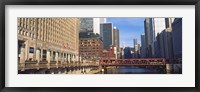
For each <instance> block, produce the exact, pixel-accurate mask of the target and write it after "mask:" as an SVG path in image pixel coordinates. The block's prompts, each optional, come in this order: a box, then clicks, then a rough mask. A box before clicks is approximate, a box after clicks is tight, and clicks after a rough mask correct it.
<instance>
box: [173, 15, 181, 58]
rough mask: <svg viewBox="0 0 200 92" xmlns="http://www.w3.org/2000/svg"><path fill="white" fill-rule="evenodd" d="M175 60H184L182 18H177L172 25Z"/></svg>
mask: <svg viewBox="0 0 200 92" xmlns="http://www.w3.org/2000/svg"><path fill="white" fill-rule="evenodd" d="M172 38H173V39H172V40H173V50H174V58H182V18H176V19H175V20H174V22H173V24H172Z"/></svg>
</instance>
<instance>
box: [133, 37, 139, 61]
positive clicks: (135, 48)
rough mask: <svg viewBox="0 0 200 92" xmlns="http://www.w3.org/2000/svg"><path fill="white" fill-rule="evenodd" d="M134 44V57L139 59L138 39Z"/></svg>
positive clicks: (134, 40)
mask: <svg viewBox="0 0 200 92" xmlns="http://www.w3.org/2000/svg"><path fill="white" fill-rule="evenodd" d="M133 43H134V50H133V53H134V54H133V57H134V58H138V44H137V39H136V38H135V39H133Z"/></svg>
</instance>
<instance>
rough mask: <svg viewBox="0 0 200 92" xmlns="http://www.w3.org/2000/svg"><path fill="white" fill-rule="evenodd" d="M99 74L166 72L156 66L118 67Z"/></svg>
mask: <svg viewBox="0 0 200 92" xmlns="http://www.w3.org/2000/svg"><path fill="white" fill-rule="evenodd" d="M97 74H165V72H164V71H159V70H158V69H154V68H142V67H117V68H107V69H106V70H105V71H104V72H99V73H97Z"/></svg>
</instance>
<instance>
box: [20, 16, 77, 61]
mask: <svg viewBox="0 0 200 92" xmlns="http://www.w3.org/2000/svg"><path fill="white" fill-rule="evenodd" d="M17 21H18V22H17V23H18V60H19V63H24V62H25V61H35V62H41V61H43V62H51V61H52V62H54V61H55V62H76V61H78V58H79V56H78V54H79V53H78V52H79V51H78V50H79V49H78V48H79V45H78V44H79V36H78V35H79V19H78V18H18V19H17Z"/></svg>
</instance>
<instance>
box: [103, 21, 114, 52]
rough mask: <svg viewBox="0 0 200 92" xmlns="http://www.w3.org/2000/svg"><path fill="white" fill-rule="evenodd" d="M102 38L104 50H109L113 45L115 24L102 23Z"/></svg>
mask: <svg viewBox="0 0 200 92" xmlns="http://www.w3.org/2000/svg"><path fill="white" fill-rule="evenodd" d="M100 31H101V32H100V36H101V38H102V40H103V48H104V49H106V50H109V48H110V45H113V44H114V43H113V38H114V36H113V24H112V23H101V25H100Z"/></svg>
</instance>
